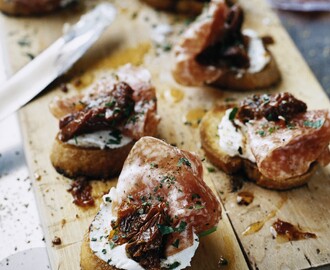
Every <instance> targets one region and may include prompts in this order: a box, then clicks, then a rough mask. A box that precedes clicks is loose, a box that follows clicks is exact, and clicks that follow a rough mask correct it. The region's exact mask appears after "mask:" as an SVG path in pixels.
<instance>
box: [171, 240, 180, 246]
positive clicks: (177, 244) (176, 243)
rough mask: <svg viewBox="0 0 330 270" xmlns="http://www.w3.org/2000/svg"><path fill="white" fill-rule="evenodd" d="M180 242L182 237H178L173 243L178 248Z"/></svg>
mask: <svg viewBox="0 0 330 270" xmlns="http://www.w3.org/2000/svg"><path fill="white" fill-rule="evenodd" d="M179 243H180V239H176V240H175V241H174V242H173V243H172V246H173V247H176V248H178V247H179Z"/></svg>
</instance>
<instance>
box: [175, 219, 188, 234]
mask: <svg viewBox="0 0 330 270" xmlns="http://www.w3.org/2000/svg"><path fill="white" fill-rule="evenodd" d="M186 227H187V222H184V221H181V222H180V225H179V227H178V228H175V231H176V232H183V231H184V230H185V229H186Z"/></svg>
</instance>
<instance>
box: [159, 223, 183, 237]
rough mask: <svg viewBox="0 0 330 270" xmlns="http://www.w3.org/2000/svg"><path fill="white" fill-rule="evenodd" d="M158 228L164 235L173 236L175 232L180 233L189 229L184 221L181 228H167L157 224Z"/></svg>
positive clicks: (180, 225)
mask: <svg viewBox="0 0 330 270" xmlns="http://www.w3.org/2000/svg"><path fill="white" fill-rule="evenodd" d="M157 227H158V230H159V231H160V233H161V234H162V235H167V234H171V233H173V232H179V233H180V232H183V231H184V230H185V229H186V227H187V223H186V222H184V221H181V222H180V224H179V226H178V227H176V228H173V227H171V226H166V225H163V224H157Z"/></svg>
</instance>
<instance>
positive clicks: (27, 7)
mask: <svg viewBox="0 0 330 270" xmlns="http://www.w3.org/2000/svg"><path fill="white" fill-rule="evenodd" d="M71 2H73V0H0V10H1V11H3V12H4V13H6V14H10V15H42V14H45V13H49V12H51V11H53V10H55V9H58V8H61V7H64V6H66V5H68V4H69V3H71Z"/></svg>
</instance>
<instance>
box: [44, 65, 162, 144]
mask: <svg viewBox="0 0 330 270" xmlns="http://www.w3.org/2000/svg"><path fill="white" fill-rule="evenodd" d="M150 81H151V76H150V73H149V72H148V71H147V70H146V69H144V68H140V67H133V66H131V65H129V64H128V65H125V66H123V67H122V68H120V69H119V70H118V71H117V72H115V73H114V74H111V75H109V76H108V77H105V78H103V79H101V80H100V81H98V82H97V83H96V84H95V85H94V86H93V87H92V88H90V89H88V90H87V91H86V92H85V93H82V94H78V95H76V96H73V97H69V98H64V99H59V98H55V99H54V100H53V102H52V103H51V104H50V110H51V112H52V113H53V115H54V116H55V117H57V118H59V119H61V121H60V123H61V126H60V127H61V129H66V130H67V131H68V130H69V131H68V132H67V136H63V138H64V139H65V138H66V139H69V138H71V137H72V136H74V135H78V134H74V132H73V131H72V130H74V131H80V132H84V133H88V132H92V131H95V130H103V129H111V126H114V128H115V129H116V130H119V131H120V132H122V133H123V134H124V135H127V136H129V137H131V138H133V139H136V140H137V139H139V138H140V137H142V136H144V135H154V133H155V130H156V128H155V127H157V124H158V122H159V117H158V116H157V115H156V109H157V105H156V94H155V89H154V87H153V86H152V85H151V82H150ZM118 89H120V90H121V91H119V90H118ZM126 90H127V91H126ZM123 91H124V92H123ZM125 91H126V92H127V93H128V92H129V93H128V94H127V95H125V93H126V92H125ZM130 91H132V93H131V92H130ZM126 96H127V97H126ZM121 99H122V100H123V102H119V101H120V100H121ZM126 100H127V101H126ZM129 100H131V101H129ZM112 101H114V102H112ZM117 101H118V102H117ZM117 103H122V106H121V107H120V106H117V105H118V104H117ZM132 106H133V107H134V108H131V107H132ZM125 108H131V109H130V110H129V112H128V111H127V110H126V109H125ZM127 112H128V113H127ZM115 114H116V115H115ZM118 114H121V115H120V116H119V117H118ZM102 116H104V117H102ZM124 118H125V119H124ZM109 119H110V120H111V121H109ZM118 119H120V121H118ZM113 120H116V123H115V125H113V124H114V123H113V122H114V121H113ZM123 120H124V121H123ZM72 125H73V126H74V128H71V126H72ZM77 126H78V127H77ZM88 128H90V130H88Z"/></svg>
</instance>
